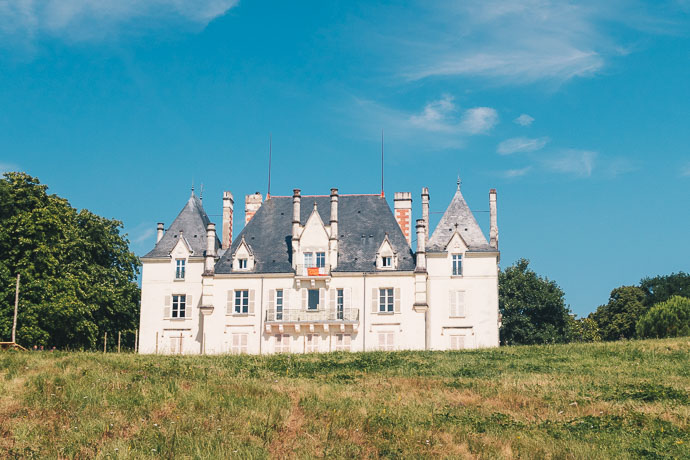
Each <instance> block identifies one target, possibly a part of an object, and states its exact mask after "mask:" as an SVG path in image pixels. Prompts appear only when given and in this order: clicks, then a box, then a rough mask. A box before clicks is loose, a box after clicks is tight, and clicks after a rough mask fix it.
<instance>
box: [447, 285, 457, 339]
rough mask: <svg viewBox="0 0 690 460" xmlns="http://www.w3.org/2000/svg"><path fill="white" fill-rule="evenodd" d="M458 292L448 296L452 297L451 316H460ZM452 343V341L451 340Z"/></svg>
mask: <svg viewBox="0 0 690 460" xmlns="http://www.w3.org/2000/svg"><path fill="white" fill-rule="evenodd" d="M457 294H458V293H457V291H450V292H449V293H448V296H449V297H450V316H451V318H452V317H455V316H458V295H457ZM451 343H452V339H451Z"/></svg>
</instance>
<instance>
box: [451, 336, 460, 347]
mask: <svg viewBox="0 0 690 460" xmlns="http://www.w3.org/2000/svg"><path fill="white" fill-rule="evenodd" d="M450 349H451V350H457V349H458V336H457V335H451V336H450Z"/></svg>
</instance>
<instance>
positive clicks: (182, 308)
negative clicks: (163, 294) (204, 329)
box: [170, 294, 187, 319]
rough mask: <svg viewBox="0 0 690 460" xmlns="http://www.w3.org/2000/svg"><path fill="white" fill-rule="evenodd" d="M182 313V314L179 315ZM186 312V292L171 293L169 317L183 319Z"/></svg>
mask: <svg viewBox="0 0 690 460" xmlns="http://www.w3.org/2000/svg"><path fill="white" fill-rule="evenodd" d="M180 313H182V316H180ZM186 314H187V294H173V296H172V307H171V309H170V318H171V319H185V318H186Z"/></svg>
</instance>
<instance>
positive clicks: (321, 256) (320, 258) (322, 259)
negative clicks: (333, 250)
mask: <svg viewBox="0 0 690 460" xmlns="http://www.w3.org/2000/svg"><path fill="white" fill-rule="evenodd" d="M316 266H317V267H319V268H323V267H325V266H326V253H325V252H317V253H316Z"/></svg>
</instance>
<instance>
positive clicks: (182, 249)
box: [170, 232, 194, 257]
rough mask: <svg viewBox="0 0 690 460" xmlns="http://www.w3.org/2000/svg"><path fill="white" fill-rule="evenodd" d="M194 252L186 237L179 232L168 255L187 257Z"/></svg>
mask: <svg viewBox="0 0 690 460" xmlns="http://www.w3.org/2000/svg"><path fill="white" fill-rule="evenodd" d="M192 254H194V250H193V249H192V245H191V244H189V241H187V238H186V237H185V236H184V235H183V234H182V232H180V236H179V237H178V238H177V242H176V243H175V245H174V246H173V248H172V251H170V255H171V256H173V257H187V256H189V255H192Z"/></svg>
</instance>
